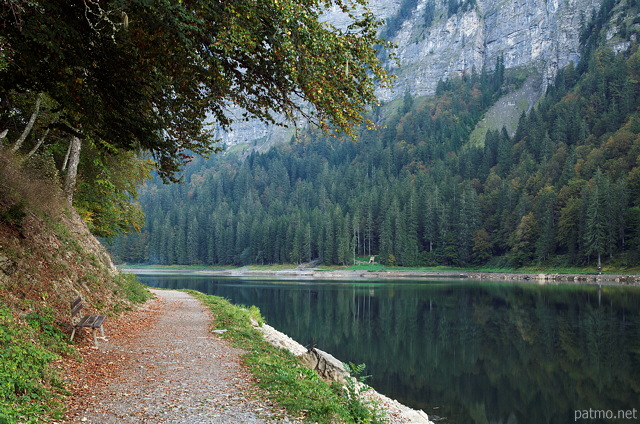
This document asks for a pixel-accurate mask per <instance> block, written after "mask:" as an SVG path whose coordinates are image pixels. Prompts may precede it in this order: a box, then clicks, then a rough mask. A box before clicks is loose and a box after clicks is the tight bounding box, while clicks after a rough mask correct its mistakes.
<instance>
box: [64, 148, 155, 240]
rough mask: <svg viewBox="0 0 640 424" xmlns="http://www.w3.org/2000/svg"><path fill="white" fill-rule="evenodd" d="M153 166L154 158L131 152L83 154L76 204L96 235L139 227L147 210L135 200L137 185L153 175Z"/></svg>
mask: <svg viewBox="0 0 640 424" xmlns="http://www.w3.org/2000/svg"><path fill="white" fill-rule="evenodd" d="M85 150H88V149H85ZM152 167H153V163H152V161H151V160H149V159H144V158H139V157H138V156H137V155H136V154H134V153H132V152H125V151H123V152H120V153H119V154H118V155H116V156H106V157H104V156H101V155H100V154H99V152H98V151H96V150H91V151H89V152H88V154H86V155H84V156H83V163H81V168H80V186H79V188H78V191H77V193H76V195H75V196H74V198H73V204H74V207H75V208H76V210H77V211H78V213H79V214H80V216H82V218H83V219H84V221H85V222H86V223H87V226H88V227H89V230H90V231H91V232H92V233H93V234H94V235H95V236H97V237H107V238H109V237H114V236H116V235H118V234H126V233H130V232H136V231H140V228H141V227H142V225H143V224H144V214H143V213H142V210H141V208H140V204H139V203H137V201H136V199H137V197H138V186H140V185H142V184H143V183H144V182H145V181H146V180H147V179H150V178H151V174H150V172H151V169H152Z"/></svg>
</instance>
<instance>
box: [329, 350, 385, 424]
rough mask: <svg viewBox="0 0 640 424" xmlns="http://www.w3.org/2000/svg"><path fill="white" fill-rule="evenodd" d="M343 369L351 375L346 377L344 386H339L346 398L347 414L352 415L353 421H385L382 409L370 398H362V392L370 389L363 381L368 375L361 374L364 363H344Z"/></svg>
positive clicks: (372, 423) (371, 423)
mask: <svg viewBox="0 0 640 424" xmlns="http://www.w3.org/2000/svg"><path fill="white" fill-rule="evenodd" d="M344 367H345V369H346V370H347V372H348V373H349V374H350V375H351V378H348V379H347V383H346V384H345V386H344V387H342V388H339V389H340V390H341V391H342V393H343V396H344V397H345V399H346V407H347V410H348V411H349V414H350V415H351V416H352V417H353V421H354V422H355V423H363V424H364V423H370V424H374V423H385V422H387V420H386V419H385V418H384V413H383V411H381V410H379V409H378V407H377V405H376V404H375V403H373V402H372V401H370V400H366V399H365V398H364V393H365V392H367V391H369V390H371V388H370V387H369V386H367V385H365V384H364V383H365V381H366V380H367V378H369V377H370V376H368V375H362V373H363V372H364V370H365V368H366V365H365V364H359V365H355V364H353V363H352V362H350V363H348V364H344Z"/></svg>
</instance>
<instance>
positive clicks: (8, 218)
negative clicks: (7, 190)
mask: <svg viewBox="0 0 640 424" xmlns="http://www.w3.org/2000/svg"><path fill="white" fill-rule="evenodd" d="M25 216H27V213H26V212H25V210H24V202H22V201H20V202H17V203H14V204H12V205H11V206H9V207H7V208H4V207H2V205H0V221H3V222H6V223H7V224H9V225H20V223H21V222H22V220H23V219H24V217H25Z"/></svg>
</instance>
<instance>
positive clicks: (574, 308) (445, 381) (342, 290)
mask: <svg viewBox="0 0 640 424" xmlns="http://www.w3.org/2000/svg"><path fill="white" fill-rule="evenodd" d="M139 278H140V280H141V281H142V282H143V283H145V284H147V285H149V286H152V287H160V288H171V289H181V288H188V289H192V290H198V291H200V292H203V293H206V294H211V295H216V296H222V297H225V298H227V299H229V300H230V301H232V302H233V303H236V304H243V305H256V306H258V307H259V308H260V310H261V312H262V315H263V316H264V317H265V318H266V320H267V322H268V323H269V324H270V325H272V326H273V327H275V328H276V329H278V330H280V331H282V332H284V333H286V334H288V335H289V336H291V337H292V338H294V339H295V340H297V341H298V342H300V343H301V344H303V345H307V346H310V345H314V346H316V347H317V348H319V349H322V350H324V351H327V352H329V353H331V354H333V355H334V356H335V357H337V358H338V359H340V360H342V361H344V362H353V363H354V364H360V363H365V364H366V366H367V369H366V374H371V375H372V377H371V378H370V379H369V380H367V382H368V383H369V384H370V385H371V386H373V387H374V388H375V389H376V390H378V391H379V392H381V393H383V394H385V395H387V396H389V397H391V398H394V399H397V400H399V401H400V402H402V403H404V404H405V405H408V406H410V407H413V408H417V409H422V410H424V411H425V412H426V413H427V414H429V416H430V417H431V419H438V418H442V419H443V420H442V421H441V422H444V423H448V424H467V423H504V424H507V423H508V424H515V423H534V424H540V423H570V422H576V418H578V420H577V422H585V423H587V422H588V423H617V422H621V423H630V422H639V419H640V411H638V410H640V288H637V287H618V286H602V287H599V286H595V285H594V286H580V285H572V284H565V285H538V284H532V283H510V282H475V281H474V282H468V281H459V280H446V281H387V280H385V281H378V280H376V281H354V282H343V281H290V280H285V281H282V280H259V279H240V278H230V277H229V278H221V277H211V276H198V275H196V274H184V275H170V274H162V275H139ZM634 408H635V410H634ZM618 411H621V412H622V413H623V414H624V413H625V412H626V413H627V415H626V417H625V418H624V419H602V418H600V419H599V418H597V417H606V416H609V417H611V416H614V417H615V416H617V414H618ZM632 416H635V418H636V419H627V418H631V417H632Z"/></svg>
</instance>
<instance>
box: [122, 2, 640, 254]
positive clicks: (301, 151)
mask: <svg viewBox="0 0 640 424" xmlns="http://www.w3.org/2000/svg"><path fill="white" fill-rule="evenodd" d="M621 7H622V6H621ZM520 80H521V77H520V76H517V77H515V78H514V77H513V76H512V75H511V74H510V72H508V71H507V70H506V69H505V65H504V59H503V58H499V59H498V61H497V62H496V65H495V68H494V70H493V73H491V74H487V73H486V72H483V73H482V74H479V75H478V74H472V75H465V76H463V77H462V78H460V79H452V80H448V81H442V82H440V83H439V84H438V87H437V91H436V95H435V96H433V97H429V98H424V99H411V98H410V96H409V95H408V93H406V95H405V98H404V99H403V100H402V101H398V102H397V104H396V105H394V106H393V107H392V106H390V107H389V109H388V110H387V113H380V114H379V116H385V120H384V122H381V123H383V124H385V125H386V127H385V128H384V129H381V130H380V131H376V132H374V131H368V130H366V129H364V128H363V129H362V130H361V132H360V136H359V139H358V143H357V144H353V143H348V142H340V141H336V140H333V139H328V138H326V137H322V135H320V134H317V133H313V132H311V133H308V134H305V137H304V139H302V140H300V141H299V142H297V143H293V144H287V145H282V146H278V147H276V148H273V149H272V150H270V151H269V152H266V153H252V154H250V155H249V156H248V157H247V158H246V159H244V160H241V159H240V158H239V157H238V156H233V155H229V156H227V157H224V158H218V160H217V161H215V162H209V163H204V162H200V161H195V163H194V164H193V167H192V168H191V169H190V170H188V172H187V173H185V178H186V180H187V181H189V183H188V184H189V185H188V186H183V187H172V188H168V189H160V188H159V185H158V184H152V185H151V186H150V187H149V188H147V189H145V190H144V191H143V192H142V193H141V203H142V205H143V209H144V211H145V213H147V216H148V221H147V226H146V227H145V228H143V230H142V235H141V236H140V237H139V238H137V239H128V240H127V241H126V243H123V240H117V241H116V243H115V244H114V247H113V249H112V252H113V253H114V254H115V256H116V257H117V258H120V259H121V260H130V258H131V257H132V255H129V253H128V250H130V248H131V246H137V245H138V244H136V243H139V244H140V245H142V244H144V246H145V247H147V246H148V251H146V252H144V255H137V256H136V258H140V257H141V256H144V261H145V262H150V263H159V264H172V263H184V264H194V263H200V264H216V265H217V264H236V265H246V264H250V263H259V264H273V263H299V262H305V261H308V260H309V259H317V260H318V261H319V262H320V263H323V264H325V265H336V264H342V265H346V264H348V265H351V263H352V261H353V258H354V257H359V256H369V255H378V256H379V260H380V262H381V263H384V264H389V263H390V261H391V262H392V263H393V264H394V265H398V266H420V265H422V266H435V265H449V266H469V265H482V264H485V263H489V264H491V265H492V266H509V267H526V266H538V265H546V266H554V267H569V266H588V265H592V266H596V264H595V262H596V261H597V259H598V258H600V259H601V260H603V261H605V262H609V263H610V264H625V266H629V267H633V266H637V264H638V258H640V250H639V247H638V246H639V244H638V239H639V237H638V234H639V231H638V225H637V223H638V217H637V213H636V208H637V207H639V206H640V201H639V200H638V199H640V162H638V157H639V155H640V113H639V112H638V108H639V107H640V95H639V94H640V51H639V50H638V46H637V44H633V43H632V44H631V48H630V50H629V51H628V52H626V53H620V54H615V53H614V52H613V51H612V50H610V49H608V48H606V47H605V48H600V49H593V50H590V54H589V55H588V56H585V57H584V58H583V61H582V62H581V64H580V65H579V66H574V65H573V64H570V65H569V66H567V67H566V68H565V69H563V70H561V71H560V72H558V74H557V76H556V80H555V83H554V84H553V85H552V86H550V87H549V88H548V90H547V94H546V95H545V96H544V97H543V98H542V99H541V100H540V101H539V102H538V104H537V105H536V107H535V108H534V109H533V110H531V111H530V112H529V113H528V114H523V115H522V116H521V117H520V120H519V125H518V128H517V130H516V131H515V133H514V134H509V133H508V132H507V131H506V129H505V130H502V131H488V132H487V134H486V137H485V139H484V143H483V144H481V145H476V144H475V143H474V144H473V145H472V144H470V143H468V140H469V137H470V134H471V131H472V130H473V129H474V128H475V126H476V125H477V123H478V122H479V121H480V119H482V116H483V114H484V113H485V111H486V110H487V109H488V108H489V106H490V105H491V104H492V103H493V102H495V100H496V99H497V98H499V97H500V96H501V95H502V94H503V93H504V90H505V87H509V86H511V85H513V84H515V83H516V81H520ZM176 199H178V200H176ZM166 210H169V211H170V212H169V213H160V212H159V211H166ZM205 229H206V230H205ZM141 240H142V241H141ZM136 250H137V252H143V251H144V249H143V248H137V249H136ZM137 252H136V253H137Z"/></svg>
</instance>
